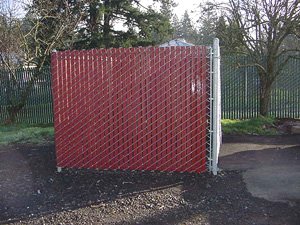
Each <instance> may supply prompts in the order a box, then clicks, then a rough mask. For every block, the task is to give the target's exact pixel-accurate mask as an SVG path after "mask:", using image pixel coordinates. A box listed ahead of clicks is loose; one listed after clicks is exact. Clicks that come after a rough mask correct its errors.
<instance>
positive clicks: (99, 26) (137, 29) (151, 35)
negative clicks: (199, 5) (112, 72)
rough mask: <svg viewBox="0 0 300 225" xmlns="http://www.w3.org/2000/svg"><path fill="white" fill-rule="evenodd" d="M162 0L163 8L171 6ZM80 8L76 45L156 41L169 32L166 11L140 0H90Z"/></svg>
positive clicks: (114, 45)
mask: <svg viewBox="0 0 300 225" xmlns="http://www.w3.org/2000/svg"><path fill="white" fill-rule="evenodd" d="M161 1H162V2H163V4H164V10H170V9H168V8H166V7H167V6H168V5H169V4H171V3H172V1H166V0H161ZM171 5H172V4H171ZM81 11H82V12H83V16H82V20H81V22H80V25H79V26H78V30H77V32H76V34H75V40H74V41H75V43H74V48H77V49H91V48H110V47H134V46H148V45H155V44H159V43H161V42H163V41H165V40H166V39H168V38H169V37H170V35H171V33H172V29H171V24H170V20H169V17H168V16H169V14H167V15H164V14H162V13H160V12H158V11H155V10H154V9H152V8H145V7H144V6H143V5H141V3H140V1H132V0H117V1H112V0H92V1H87V2H86V4H84V5H83V6H82V8H81ZM168 13H171V12H168Z"/></svg>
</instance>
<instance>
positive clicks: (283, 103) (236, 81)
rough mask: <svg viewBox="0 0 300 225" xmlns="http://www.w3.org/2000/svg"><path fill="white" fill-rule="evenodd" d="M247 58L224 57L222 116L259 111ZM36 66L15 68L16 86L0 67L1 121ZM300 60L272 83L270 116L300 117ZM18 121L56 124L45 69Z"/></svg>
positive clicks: (252, 70)
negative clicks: (11, 101)
mask: <svg viewBox="0 0 300 225" xmlns="http://www.w3.org/2000/svg"><path fill="white" fill-rule="evenodd" d="M238 63H239V64H249V59H248V58H247V57H235V56H230V57H229V56H223V57H221V80H222V83H221V87H222V118H224V119H226V118H228V119H242V118H252V117H257V116H258V114H259V77H258V74H257V71H256V68H255V67H253V66H252V67H251V66H248V67H238V66H237V64H238ZM34 70H35V69H34V68H27V69H18V70H16V71H13V73H14V74H16V76H17V79H16V81H17V85H12V83H11V80H10V79H11V78H10V77H11V75H10V73H11V72H10V71H7V70H3V69H2V70H0V87H1V88H0V123H4V122H5V120H7V118H8V114H7V110H6V108H7V106H8V105H9V101H8V99H9V98H11V99H12V100H17V99H18V98H19V97H20V93H21V91H22V90H23V89H24V87H25V86H26V83H27V82H28V76H30V74H32V73H34ZM299 71H300V60H299V59H295V58H291V59H290V60H289V62H288V63H287V65H286V66H285V68H284V69H283V70H282V73H281V75H280V76H279V77H278V78H277V79H276V80H275V83H274V84H273V90H272V97H271V104H270V115H271V116H274V117H279V118H300V74H299ZM17 122H18V123H32V124H36V123H53V109H52V93H51V74H50V68H44V69H43V72H42V74H41V76H40V78H39V79H38V80H37V81H36V83H35V85H34V88H33V90H32V92H31V94H30V97H29V99H28V102H27V104H26V105H25V107H24V108H23V109H22V110H21V112H20V113H19V115H18V117H17Z"/></svg>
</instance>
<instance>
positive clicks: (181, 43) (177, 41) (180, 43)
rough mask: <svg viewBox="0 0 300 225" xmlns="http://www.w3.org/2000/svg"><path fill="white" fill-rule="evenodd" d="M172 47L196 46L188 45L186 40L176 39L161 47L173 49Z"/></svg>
mask: <svg viewBox="0 0 300 225" xmlns="http://www.w3.org/2000/svg"><path fill="white" fill-rule="evenodd" d="M171 46H194V44H191V43H188V42H186V41H185V40H184V39H174V40H171V41H168V42H166V43H163V44H161V45H159V47H171Z"/></svg>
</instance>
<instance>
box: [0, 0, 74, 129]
mask: <svg viewBox="0 0 300 225" xmlns="http://www.w3.org/2000/svg"><path fill="white" fill-rule="evenodd" d="M24 4H25V3H24ZM2 6H3V7H2V8H0V9H2V10H1V11H2V12H0V15H2V17H3V18H4V21H12V22H11V24H12V25H10V26H6V27H5V28H4V29H5V33H7V34H12V33H13V35H7V38H6V39H5V40H2V42H0V44H1V45H0V46H9V48H8V47H7V48H5V47H2V49H4V50H5V51H2V49H0V59H1V62H2V65H4V66H5V68H6V69H8V70H9V71H10V77H9V85H8V86H9V87H10V88H12V89H13V90H12V91H14V90H15V91H16V90H18V91H16V92H17V93H18V94H17V96H16V93H14V94H13V95H8V96H7V101H8V107H7V111H8V114H9V118H8V120H7V123H13V122H15V120H16V117H17V114H18V113H19V112H20V111H21V109H22V108H23V107H24V106H25V104H26V102H27V99H28V97H29V95H30V93H31V90H32V88H33V86H34V82H35V81H36V80H37V79H38V78H39V76H40V75H41V71H42V69H43V67H44V66H45V65H47V63H49V59H50V54H51V51H52V50H53V49H55V48H60V47H62V46H63V45H64V44H65V43H64V41H66V38H65V37H66V36H69V35H70V34H71V33H72V32H73V31H74V29H75V27H76V26H77V24H78V22H79V21H80V14H77V15H76V16H74V14H73V13H72V8H71V7H73V5H70V4H69V1H67V0H65V1H55V0H54V1H48V0H33V1H31V2H30V4H29V5H28V4H26V5H25V8H26V9H27V14H26V16H25V18H22V19H20V18H18V17H17V16H16V15H15V14H14V12H15V11H13V10H12V9H10V8H7V7H5V6H7V5H2ZM4 8H5V10H6V13H4V12H5V10H3V9H4ZM7 11H9V13H7ZM16 40H17V41H16ZM16 45H17V46H16ZM15 58H19V59H20V61H21V62H22V66H25V67H28V66H32V67H34V68H35V70H34V71H35V72H34V73H32V74H31V75H30V77H28V78H27V79H28V80H27V82H26V85H25V87H22V88H20V85H19V83H18V79H17V77H16V76H12V75H13V74H14V73H13V71H14V69H15V67H16V66H20V63H13V62H14V61H15V60H14V59H15ZM8 93H9V92H8Z"/></svg>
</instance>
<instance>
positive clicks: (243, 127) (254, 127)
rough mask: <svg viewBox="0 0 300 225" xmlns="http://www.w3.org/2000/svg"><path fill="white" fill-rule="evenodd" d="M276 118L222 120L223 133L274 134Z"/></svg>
mask: <svg viewBox="0 0 300 225" xmlns="http://www.w3.org/2000/svg"><path fill="white" fill-rule="evenodd" d="M275 122H276V119H275V118H272V117H258V118H253V119H246V120H231V119H223V120H222V131H223V133H224V134H253V135H276V134H278V132H277V130H276V127H275V125H274V124H275Z"/></svg>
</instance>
